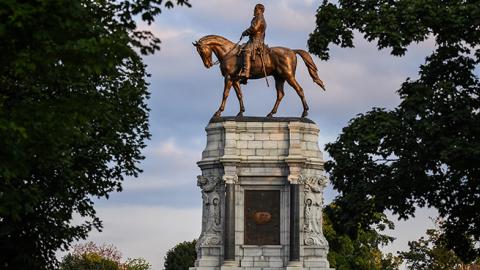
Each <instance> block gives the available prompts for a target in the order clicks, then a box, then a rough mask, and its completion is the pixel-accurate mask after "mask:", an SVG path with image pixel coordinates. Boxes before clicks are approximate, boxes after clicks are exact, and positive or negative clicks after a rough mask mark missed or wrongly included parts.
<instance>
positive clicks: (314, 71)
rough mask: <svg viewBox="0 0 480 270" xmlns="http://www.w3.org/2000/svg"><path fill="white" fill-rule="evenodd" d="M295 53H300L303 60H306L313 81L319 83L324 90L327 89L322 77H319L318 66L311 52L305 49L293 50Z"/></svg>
mask: <svg viewBox="0 0 480 270" xmlns="http://www.w3.org/2000/svg"><path fill="white" fill-rule="evenodd" d="M293 51H294V52H295V53H298V54H299V55H300V56H301V57H302V59H303V62H305V65H306V66H307V68H308V73H310V77H312V79H313V81H314V82H315V83H316V84H318V85H319V86H320V87H321V88H322V89H323V90H325V85H324V84H323V82H322V80H320V77H318V74H317V70H318V69H317V66H316V65H315V63H314V62H313V59H312V57H311V56H310V54H309V53H308V52H306V51H304V50H293Z"/></svg>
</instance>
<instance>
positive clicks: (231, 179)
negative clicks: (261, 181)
mask: <svg viewBox="0 0 480 270" xmlns="http://www.w3.org/2000/svg"><path fill="white" fill-rule="evenodd" d="M223 181H225V183H227V184H236V183H237V182H238V175H236V174H233V175H227V174H225V175H224V176H223Z"/></svg>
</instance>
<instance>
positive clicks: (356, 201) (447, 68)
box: [308, 0, 480, 261]
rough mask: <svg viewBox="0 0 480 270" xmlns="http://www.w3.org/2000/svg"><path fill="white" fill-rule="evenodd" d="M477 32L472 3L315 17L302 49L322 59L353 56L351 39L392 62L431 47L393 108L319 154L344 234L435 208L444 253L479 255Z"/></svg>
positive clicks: (373, 3)
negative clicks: (417, 46)
mask: <svg viewBox="0 0 480 270" xmlns="http://www.w3.org/2000/svg"><path fill="white" fill-rule="evenodd" d="M479 29H480V3H479V2H478V1H457V0H454V1H434V0H428V1H419V0H399V1H380V0H369V1H354V0H340V1H339V2H338V3H337V4H333V3H330V2H328V1H324V2H323V3H322V5H321V6H320V8H319V9H318V13H317V20H316V29H315V30H314V32H313V33H312V34H311V35H310V39H309V41H308V44H309V48H310V51H311V52H312V53H315V54H317V55H319V56H320V57H321V58H323V59H328V58H329V50H328V46H329V45H330V44H332V43H333V44H337V45H340V46H342V47H353V37H354V31H358V32H360V33H361V34H363V36H364V38H365V39H367V40H368V41H371V42H375V43H376V44H377V46H378V48H379V49H383V48H390V49H391V53H392V54H393V55H396V56H401V55H403V54H405V53H406V51H407V46H408V45H410V44H412V43H417V42H421V41H425V40H427V39H431V40H434V41H435V43H436V47H435V49H434V52H433V53H432V54H431V55H430V56H428V57H426V61H425V63H424V64H423V65H421V66H420V71H419V77H418V79H407V80H406V81H405V82H404V83H403V84H402V85H401V87H400V89H399V90H398V94H399V95H400V98H401V103H400V105H399V106H398V107H397V108H395V109H393V110H386V109H381V108H374V109H373V110H371V111H370V112H368V113H366V114H360V115H358V116H357V117H356V118H354V119H352V120H351V121H350V122H349V124H348V126H347V127H345V128H344V129H343V130H342V133H341V134H340V136H339V138H338V139H337V141H336V142H334V143H331V144H328V145H327V147H326V150H327V151H328V152H329V154H330V155H331V157H332V158H333V160H332V161H329V162H327V163H326V165H325V168H326V169H327V171H328V172H329V173H330V175H331V178H330V179H331V181H332V183H333V185H334V187H335V188H336V189H337V190H339V191H340V193H341V195H340V196H339V197H338V198H337V199H336V204H337V205H339V206H340V207H342V209H344V210H345V211H344V212H343V213H344V214H343V215H340V216H338V217H337V218H340V219H342V220H343V224H345V227H348V230H353V231H354V230H356V229H357V228H358V227H362V228H363V229H366V228H369V227H370V226H371V225H372V224H375V223H377V222H378V221H379V220H378V215H377V214H378V213H382V212H384V211H385V210H387V209H390V210H392V211H393V212H394V213H395V214H398V215H399V217H400V218H405V219H406V218H408V217H411V216H413V215H414V212H415V207H416V206H420V207H423V206H429V207H435V208H436V209H437V210H438V212H439V215H440V217H442V218H443V219H445V223H443V225H442V229H443V230H444V232H445V241H446V244H447V246H448V247H451V248H453V250H454V251H455V252H456V254H457V255H458V256H460V257H461V258H462V259H463V260H466V261H468V260H471V259H473V258H475V257H476V256H477V255H478V254H479V253H480V249H479V246H478V245H477V246H476V247H475V245H471V244H469V243H472V241H473V243H477V244H478V243H479V241H480V215H478V213H480V182H479V181H480V124H479V123H480V99H479V94H480V83H479V80H478V64H479V61H480V47H479V46H480V31H479ZM368 79H371V80H374V79H375V78H368ZM346 229H347V228H346Z"/></svg>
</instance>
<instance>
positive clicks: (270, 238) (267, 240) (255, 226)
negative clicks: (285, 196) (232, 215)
mask: <svg viewBox="0 0 480 270" xmlns="http://www.w3.org/2000/svg"><path fill="white" fill-rule="evenodd" d="M244 214H245V239H244V240H245V241H244V242H245V244H246V245H280V191H278V190H245V213H244Z"/></svg>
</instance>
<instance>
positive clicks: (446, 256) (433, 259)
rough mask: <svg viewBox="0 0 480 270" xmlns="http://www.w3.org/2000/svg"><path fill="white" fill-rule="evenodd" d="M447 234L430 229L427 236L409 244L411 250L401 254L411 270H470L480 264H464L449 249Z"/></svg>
mask: <svg viewBox="0 0 480 270" xmlns="http://www.w3.org/2000/svg"><path fill="white" fill-rule="evenodd" d="M445 240H446V239H445V234H444V233H443V231H442V230H441V229H438V228H437V229H428V230H427V232H426V236H422V237H420V239H418V240H417V241H410V242H408V246H409V250H408V251H403V252H399V253H400V256H401V257H402V258H403V259H404V260H405V262H406V265H407V267H408V268H409V269H414V270H452V269H454V270H470V269H472V270H473V269H478V268H474V267H475V264H477V265H478V263H480V258H477V259H476V263H475V264H466V263H464V262H463V261H462V260H461V259H460V258H459V257H458V256H457V255H456V254H455V252H453V250H451V249H449V248H448V247H447V243H446V241H445Z"/></svg>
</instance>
